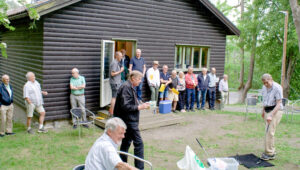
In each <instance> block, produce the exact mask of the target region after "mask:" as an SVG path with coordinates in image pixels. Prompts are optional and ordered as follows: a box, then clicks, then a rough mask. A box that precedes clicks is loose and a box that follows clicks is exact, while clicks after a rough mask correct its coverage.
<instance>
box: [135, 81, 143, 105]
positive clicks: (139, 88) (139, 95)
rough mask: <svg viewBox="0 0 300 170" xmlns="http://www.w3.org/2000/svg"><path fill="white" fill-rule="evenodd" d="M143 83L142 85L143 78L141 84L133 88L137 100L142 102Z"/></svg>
mask: <svg viewBox="0 0 300 170" xmlns="http://www.w3.org/2000/svg"><path fill="white" fill-rule="evenodd" d="M143 83H144V78H142V79H141V83H140V84H139V85H138V86H136V87H135V91H136V95H137V98H138V99H139V100H142V89H143Z"/></svg>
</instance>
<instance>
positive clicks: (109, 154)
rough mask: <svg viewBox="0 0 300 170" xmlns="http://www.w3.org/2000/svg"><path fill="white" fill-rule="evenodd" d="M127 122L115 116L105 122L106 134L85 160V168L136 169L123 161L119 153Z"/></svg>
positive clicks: (97, 141) (94, 169)
mask: <svg viewBox="0 0 300 170" xmlns="http://www.w3.org/2000/svg"><path fill="white" fill-rule="evenodd" d="M126 128H127V126H126V124H125V123H124V122H123V120H122V119H120V118H118V117H114V118H111V119H109V120H108V121H107V122H106V124H105V131H104V134H103V135H102V136H101V137H100V138H98V139H97V140H96V142H95V143H94V145H93V146H92V148H91V150H90V151H89V153H88V155H87V157H86V160H85V170H96V169H97V170H115V169H118V170H119V169H122V170H123V169H124V170H136V168H134V167H132V166H130V165H129V164H127V163H124V162H122V160H121V158H120V156H119V155H118V153H117V149H118V146H120V145H121V142H122V139H123V138H124V137H125V136H124V134H125V131H126Z"/></svg>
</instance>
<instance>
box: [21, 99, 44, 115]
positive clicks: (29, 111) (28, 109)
mask: <svg viewBox="0 0 300 170" xmlns="http://www.w3.org/2000/svg"><path fill="white" fill-rule="evenodd" d="M25 105H26V112H27V117H33V112H34V110H35V111H37V112H38V113H41V112H45V109H44V107H43V105H39V106H36V105H35V104H33V103H31V104H28V103H27V102H26V101H25Z"/></svg>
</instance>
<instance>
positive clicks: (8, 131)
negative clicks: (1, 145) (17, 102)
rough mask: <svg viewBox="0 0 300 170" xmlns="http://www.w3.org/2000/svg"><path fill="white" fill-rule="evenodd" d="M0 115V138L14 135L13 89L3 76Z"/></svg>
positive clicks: (7, 79) (7, 77)
mask: <svg viewBox="0 0 300 170" xmlns="http://www.w3.org/2000/svg"><path fill="white" fill-rule="evenodd" d="M0 114H1V117H0V118H1V127H0V137H4V136H5V135H14V134H15V133H13V132H12V131H13V115H14V104H13V89H12V87H11V85H10V84H9V76H8V75H6V74H4V75H3V76H2V84H1V85H0Z"/></svg>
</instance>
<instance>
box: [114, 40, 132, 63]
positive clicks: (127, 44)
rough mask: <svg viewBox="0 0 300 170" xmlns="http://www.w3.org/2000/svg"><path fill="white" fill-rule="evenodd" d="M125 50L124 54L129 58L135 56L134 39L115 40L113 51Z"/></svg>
mask: <svg viewBox="0 0 300 170" xmlns="http://www.w3.org/2000/svg"><path fill="white" fill-rule="evenodd" d="M122 49H124V50H126V55H127V56H128V57H129V58H130V59H131V58H132V57H134V56H135V51H136V40H117V39H116V40H115V51H121V50H122Z"/></svg>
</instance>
